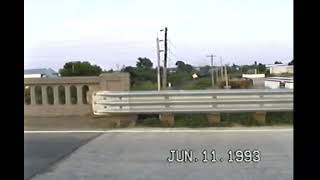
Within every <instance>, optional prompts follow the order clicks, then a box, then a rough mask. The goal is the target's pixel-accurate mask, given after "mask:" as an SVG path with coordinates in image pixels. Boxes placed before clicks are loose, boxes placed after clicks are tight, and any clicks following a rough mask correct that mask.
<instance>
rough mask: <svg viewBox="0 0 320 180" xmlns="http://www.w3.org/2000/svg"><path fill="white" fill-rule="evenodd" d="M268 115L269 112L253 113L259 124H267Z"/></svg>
mask: <svg viewBox="0 0 320 180" xmlns="http://www.w3.org/2000/svg"><path fill="white" fill-rule="evenodd" d="M266 115H267V112H255V113H254V114H253V118H254V120H255V121H256V122H257V123H258V124H259V125H265V124H266Z"/></svg>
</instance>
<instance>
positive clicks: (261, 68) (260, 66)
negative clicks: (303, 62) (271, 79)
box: [257, 63, 267, 73]
mask: <svg viewBox="0 0 320 180" xmlns="http://www.w3.org/2000/svg"><path fill="white" fill-rule="evenodd" d="M257 69H258V72H259V73H266V71H267V67H266V65H264V64H261V63H259V64H258V68H257Z"/></svg>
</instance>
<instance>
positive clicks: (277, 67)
mask: <svg viewBox="0 0 320 180" xmlns="http://www.w3.org/2000/svg"><path fill="white" fill-rule="evenodd" d="M266 67H267V69H269V70H270V74H293V65H287V64H270V65H266Z"/></svg>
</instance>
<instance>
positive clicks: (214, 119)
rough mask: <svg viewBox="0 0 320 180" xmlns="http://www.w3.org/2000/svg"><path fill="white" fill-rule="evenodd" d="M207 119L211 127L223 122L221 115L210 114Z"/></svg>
mask: <svg viewBox="0 0 320 180" xmlns="http://www.w3.org/2000/svg"><path fill="white" fill-rule="evenodd" d="M207 118H208V121H209V124H210V125H217V124H219V123H220V121H221V116H220V113H209V114H207Z"/></svg>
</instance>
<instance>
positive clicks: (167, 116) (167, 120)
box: [160, 113, 174, 126]
mask: <svg viewBox="0 0 320 180" xmlns="http://www.w3.org/2000/svg"><path fill="white" fill-rule="evenodd" d="M160 121H161V122H162V123H164V124H165V125H167V126H173V125H174V114H173V113H162V114H160Z"/></svg>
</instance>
